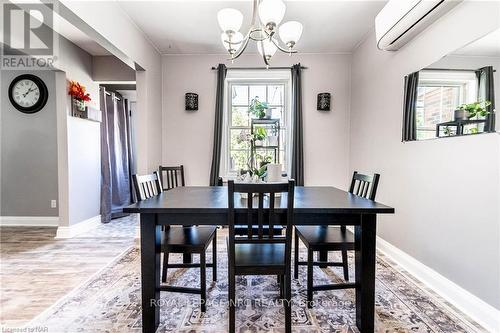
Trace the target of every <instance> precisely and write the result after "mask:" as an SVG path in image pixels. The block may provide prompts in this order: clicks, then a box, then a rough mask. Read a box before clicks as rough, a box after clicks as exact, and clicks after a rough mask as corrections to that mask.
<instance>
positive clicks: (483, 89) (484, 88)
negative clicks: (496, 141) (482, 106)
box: [476, 66, 495, 132]
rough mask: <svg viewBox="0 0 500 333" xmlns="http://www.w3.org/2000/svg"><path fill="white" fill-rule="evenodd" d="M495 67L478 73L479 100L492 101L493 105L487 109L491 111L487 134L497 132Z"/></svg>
mask: <svg viewBox="0 0 500 333" xmlns="http://www.w3.org/2000/svg"><path fill="white" fill-rule="evenodd" d="M493 73H494V69H493V66H487V67H483V68H480V69H478V70H477V71H476V77H477V80H478V100H479V101H490V102H491V105H490V106H488V107H487V108H486V110H487V111H489V113H488V115H487V116H486V123H485V125H484V131H485V132H495V113H494V112H493V111H494V110H495V84H494V82H493V81H494V80H493Z"/></svg>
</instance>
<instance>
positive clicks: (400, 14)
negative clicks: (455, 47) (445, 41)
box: [375, 0, 462, 51]
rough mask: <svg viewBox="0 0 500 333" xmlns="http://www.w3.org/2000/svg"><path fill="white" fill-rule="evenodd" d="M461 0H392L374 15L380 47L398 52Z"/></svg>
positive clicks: (378, 45)
mask: <svg viewBox="0 0 500 333" xmlns="http://www.w3.org/2000/svg"><path fill="white" fill-rule="evenodd" d="M460 2H462V0H441V1H439V0H390V1H389V2H388V3H387V4H386V5H385V7H384V8H382V10H381V11H380V13H379V14H378V15H377V17H376V18H375V33H376V37H377V47H378V48H379V49H380V50H384V51H396V50H398V49H400V48H401V47H402V46H403V45H405V44H406V43H408V42H409V41H410V40H411V39H413V38H414V37H415V36H416V35H418V34H419V33H420V32H421V31H423V30H424V29H425V28H427V27H428V26H429V25H431V24H432V23H433V22H434V21H436V20H437V19H438V18H440V17H441V16H443V15H444V14H446V13H447V12H448V11H450V10H451V9H452V8H453V7H455V6H456V5H457V4H459V3H460Z"/></svg>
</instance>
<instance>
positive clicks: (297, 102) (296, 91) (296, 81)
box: [291, 64, 304, 186]
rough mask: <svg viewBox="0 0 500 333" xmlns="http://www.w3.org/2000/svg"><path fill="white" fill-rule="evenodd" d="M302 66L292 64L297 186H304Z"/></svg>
mask: <svg viewBox="0 0 500 333" xmlns="http://www.w3.org/2000/svg"><path fill="white" fill-rule="evenodd" d="M301 81H302V79H301V66H300V64H296V65H293V66H292V110H291V111H292V123H293V126H292V131H293V132H292V161H291V164H292V165H291V178H293V179H295V184H296V185H297V186H304V145H303V141H304V132H303V128H302V82H301Z"/></svg>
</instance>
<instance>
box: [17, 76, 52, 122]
mask: <svg viewBox="0 0 500 333" xmlns="http://www.w3.org/2000/svg"><path fill="white" fill-rule="evenodd" d="M48 97H49V92H48V90H47V86H46V85H45V82H43V80H42V79H41V78H39V77H38V76H36V75H32V74H23V75H19V76H17V77H16V78H15V79H14V80H12V82H11V83H10V86H9V99H10V102H11V103H12V105H13V106H14V107H15V108H16V109H18V110H19V111H21V112H23V113H36V112H38V111H40V110H41V109H42V108H43V107H44V106H45V104H47V99H48Z"/></svg>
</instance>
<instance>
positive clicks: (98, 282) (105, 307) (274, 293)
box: [30, 239, 483, 333]
mask: <svg viewBox="0 0 500 333" xmlns="http://www.w3.org/2000/svg"><path fill="white" fill-rule="evenodd" d="M219 243H220V245H221V246H220V247H219V249H224V250H225V246H224V245H223V244H224V242H222V241H221V239H220V240H219ZM301 252H302V254H301V256H302V259H303V260H305V254H306V253H305V251H301ZM330 256H331V258H330V259H334V260H338V259H339V258H336V257H335V254H330ZM171 257H172V259H171V260H172V262H174V261H178V262H180V261H181V257H180V256H175V255H173V256H171ZM207 257H208V258H207V260H210V259H211V258H210V255H209V253H207ZM226 258H227V253H226V252H225V251H221V252H219V257H218V259H219V263H218V282H217V283H211V284H210V283H208V282H207V285H208V286H209V291H208V304H207V312H206V313H205V314H202V313H201V312H200V311H199V306H198V305H199V298H198V296H197V295H188V294H179V293H167V292H162V293H161V302H160V305H161V324H160V327H159V330H158V332H190V333H194V332H227V320H228V319H227V311H226V305H227V303H226V302H227V259H226ZM195 259H196V258H195ZM349 262H350V263H351V265H352V263H353V258H352V256H351V257H350V258H349ZM314 269H315V270H314V281H315V284H324V283H331V282H332V281H337V282H341V281H342V279H341V276H342V272H341V270H340V269H338V270H337V268H329V269H320V268H318V267H315V268H314ZM350 273H351V275H353V273H354V268H353V267H351V268H350ZM211 278H212V275H211V270H210V269H209V270H208V272H207V279H210V281H211ZM353 278H354V277H353ZM305 279H306V268H305V266H301V267H300V273H299V279H298V280H297V281H295V280H294V281H293V290H292V294H293V301H294V303H293V306H292V317H293V318H292V320H293V331H294V332H358V329H357V327H356V325H355V303H354V296H355V295H354V290H335V291H324V292H318V293H315V295H314V301H315V303H316V305H315V307H314V308H313V309H311V310H309V309H307V307H306V306H305V304H304V300H305V294H306V292H305V286H306V280H305ZM167 282H168V283H169V284H174V285H179V286H181V285H182V286H193V287H197V286H199V270H198V269H177V270H174V269H171V270H169V278H168V281H167ZM278 291H279V288H278V284H277V281H276V277H272V276H267V277H260V276H248V277H240V278H238V279H237V291H236V295H237V298H238V307H237V310H236V320H237V322H236V325H237V331H238V332H276V333H277V332H284V311H283V307H282V306H281V304H280V301H279V300H278V296H279V295H278ZM140 295H141V294H140V251H139V249H138V248H137V247H133V248H131V249H130V250H129V251H128V252H127V253H125V254H124V255H123V256H121V257H120V258H119V259H118V260H116V261H115V262H114V263H113V264H111V265H110V266H109V267H108V268H107V269H105V270H103V271H102V272H100V273H99V274H97V276H95V277H94V278H93V279H91V280H90V281H89V282H88V283H86V284H85V285H83V286H81V287H80V288H78V289H77V290H75V291H74V292H73V293H71V294H70V295H68V296H67V297H65V298H64V299H63V300H61V301H60V302H58V304H57V305H55V306H54V307H52V308H50V309H49V310H48V311H46V312H45V313H43V314H42V315H41V316H39V317H38V318H35V320H34V321H33V322H32V323H31V324H30V326H32V327H33V326H37V325H40V326H43V327H48V329H49V332H58V333H59V332H140V331H141V310H140V303H141V296H140ZM375 327H376V331H377V332H447V333H449V332H483V330H482V329H481V328H480V327H479V326H477V325H476V324H473V323H472V322H471V321H468V320H467V319H466V318H465V317H464V316H463V315H462V314H459V313H458V312H456V311H455V310H454V309H453V308H452V307H451V306H450V305H449V304H446V303H444V302H443V300H442V299H439V298H438V297H436V296H435V295H433V294H432V293H430V292H429V291H427V290H425V288H424V287H422V286H419V285H418V283H417V282H415V281H413V279H412V278H411V277H408V276H407V275H406V274H404V272H402V271H400V270H398V269H397V267H395V266H393V265H392V264H391V263H390V262H389V261H388V260H387V259H385V258H384V257H383V256H382V255H380V254H379V255H378V256H377V280H376V323H375Z"/></svg>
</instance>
